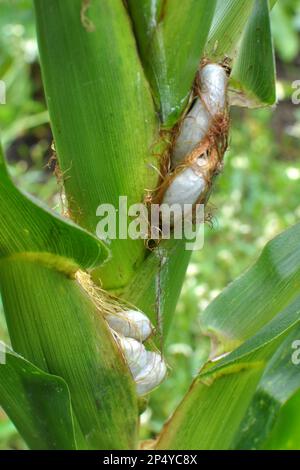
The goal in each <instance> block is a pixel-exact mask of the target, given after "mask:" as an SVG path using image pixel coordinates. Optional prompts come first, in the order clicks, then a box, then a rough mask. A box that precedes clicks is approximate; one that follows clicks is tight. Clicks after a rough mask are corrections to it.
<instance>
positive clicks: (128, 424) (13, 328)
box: [0, 256, 138, 449]
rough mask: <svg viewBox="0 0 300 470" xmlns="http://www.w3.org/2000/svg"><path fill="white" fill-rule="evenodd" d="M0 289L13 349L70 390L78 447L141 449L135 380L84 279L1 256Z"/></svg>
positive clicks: (25, 260)
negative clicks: (137, 440) (138, 434)
mask: <svg viewBox="0 0 300 470" xmlns="http://www.w3.org/2000/svg"><path fill="white" fill-rule="evenodd" d="M0 287H1V295H2V300H3V306H4V311H5V316H6V321H7V326H8V330H9V334H10V339H11V343H12V346H13V349H14V350H15V351H16V352H17V353H18V354H21V355H22V356H23V357H25V358H26V359H28V360H29V361H30V362H32V363H33V364H34V365H35V366H37V367H39V368H41V369H42V370H44V371H45V372H48V373H50V374H54V375H58V376H59V377H62V378H63V379H64V380H65V382H66V383H67V385H68V387H69V390H70V394H71V401H72V407H73V412H74V419H75V423H76V424H77V425H76V439H77V440H78V442H79V444H78V445H80V447H81V448H82V447H83V446H84V447H86V448H88V449H128V448H135V446H136V437H137V436H136V435H137V416H138V411H137V397H136V391H135V384H134V382H133V380H132V377H131V374H130V372H129V369H128V367H127V364H126V363H125V361H124V358H123V356H122V354H121V352H120V350H119V348H118V346H117V344H116V342H115V340H114V338H113V336H112V334H111V332H110V330H109V329H108V326H107V324H106V322H105V320H104V318H103V317H102V315H101V313H100V312H99V311H98V310H96V308H95V306H94V304H93V302H92V300H91V299H90V298H89V297H88V296H87V295H86V294H85V291H84V290H83V289H82V288H81V286H80V285H79V284H78V283H77V281H76V280H73V279H70V278H68V277H66V276H65V275H64V274H63V273H61V272H57V271H56V270H55V269H52V268H51V267H49V266H48V265H43V264H41V262H37V261H36V260H35V261H33V260H27V259H26V258H24V257H23V256H19V257H18V256H14V257H12V258H6V259H2V260H1V261H0ZM83 440H84V442H83Z"/></svg>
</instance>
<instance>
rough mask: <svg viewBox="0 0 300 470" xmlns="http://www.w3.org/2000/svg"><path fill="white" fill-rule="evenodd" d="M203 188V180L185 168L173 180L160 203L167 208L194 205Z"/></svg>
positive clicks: (204, 186)
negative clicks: (177, 205)
mask: <svg viewBox="0 0 300 470" xmlns="http://www.w3.org/2000/svg"><path fill="white" fill-rule="evenodd" d="M205 188H206V182H205V179H204V178H203V177H202V176H199V175H198V174H196V173H195V171H194V170H193V169H192V168H191V167H187V168H185V169H184V170H183V171H182V172H181V173H179V174H178V176H176V177H175V178H174V179H173V181H172V182H171V184H170V186H169V187H168V189H167V190H166V192H165V194H164V197H163V201H162V202H163V204H168V205H169V206H171V205H172V204H180V205H181V206H182V208H184V204H192V205H193V204H195V203H196V202H197V200H198V199H199V196H200V195H201V193H202V192H203V191H204V190H205Z"/></svg>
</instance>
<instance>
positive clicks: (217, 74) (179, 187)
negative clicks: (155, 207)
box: [154, 63, 228, 222]
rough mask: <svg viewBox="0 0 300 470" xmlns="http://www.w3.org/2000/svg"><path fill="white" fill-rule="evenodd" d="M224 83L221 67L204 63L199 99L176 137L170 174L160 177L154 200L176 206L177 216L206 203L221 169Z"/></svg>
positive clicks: (225, 128) (224, 131)
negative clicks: (186, 209)
mask: <svg viewBox="0 0 300 470" xmlns="http://www.w3.org/2000/svg"><path fill="white" fill-rule="evenodd" d="M227 83H228V76H227V72H226V70H225V69H224V67H223V66H222V65H219V64H211V63H208V64H204V65H203V66H202V67H201V69H200V72H199V79H198V82H197V84H198V87H197V94H198V96H197V97H196V98H195V102H194V104H193V106H192V109H191V111H190V112H189V113H188V114H187V115H186V116H185V117H184V118H183V122H182V123H180V124H179V130H178V132H177V134H176V135H175V141H174V144H173V148H174V149H173V151H172V153H171V155H170V165H169V168H170V171H169V172H168V173H167V174H165V175H164V176H163V179H162V183H161V185H160V188H159V191H158V194H157V195H156V198H157V200H158V202H161V203H162V204H167V205H168V206H171V207H172V206H173V207H175V206H174V205H178V208H179V212H180V214H179V215H180V216H181V215H182V213H183V211H184V210H185V204H186V205H187V204H189V205H190V206H193V205H195V204H196V203H197V202H202V203H204V202H206V198H207V194H208V192H209V190H210V186H211V184H212V179H213V177H214V176H215V175H216V174H217V173H218V172H219V171H220V169H221V166H222V161H223V157H224V152H225V150H226V142H227V133H228V124H227V121H228V118H227V113H228V111H227ZM154 201H155V197H154ZM173 222H174V220H173Z"/></svg>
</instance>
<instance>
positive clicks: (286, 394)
mask: <svg viewBox="0 0 300 470" xmlns="http://www.w3.org/2000/svg"><path fill="white" fill-rule="evenodd" d="M299 335H300V330H299V328H296V329H295V331H292V333H291V334H290V335H289V336H288V337H287V338H286V340H285V341H284V343H283V344H282V345H281V347H280V348H279V349H278V350H277V351H276V353H275V354H274V357H273V358H272V359H271V361H270V363H269V365H268V367H267V368H266V371H265V373H264V375H263V377H262V379H261V381H260V383H259V385H258V388H257V390H256V392H255V395H254V397H253V399H252V401H251V404H250V406H249V408H248V410H247V413H246V415H245V417H244V419H243V421H242V423H241V425H240V430H239V432H238V433H237V436H236V441H235V443H234V445H233V446H234V448H237V449H261V448H264V447H265V446H270V445H271V439H270V436H271V435H272V431H273V428H274V427H276V424H277V420H279V419H282V418H281V417H280V414H281V413H282V412H283V413H284V412H285V410H282V408H283V407H284V405H286V404H287V402H288V401H289V400H290V399H291V398H292V396H293V395H295V394H296V393H297V392H298V391H299V390H300V374H299V369H298V366H297V365H296V364H294V363H293V361H292V355H293V349H292V345H293V343H294V341H296V340H298V339H299ZM286 408H287V407H286ZM298 418H299V416H298ZM289 438H290V433H289V431H288V430H286V431H285V432H284V433H283V436H282V438H281V442H282V443H281V445H283V442H284V439H286V443H287V442H288V441H289ZM286 445H287V444H286Z"/></svg>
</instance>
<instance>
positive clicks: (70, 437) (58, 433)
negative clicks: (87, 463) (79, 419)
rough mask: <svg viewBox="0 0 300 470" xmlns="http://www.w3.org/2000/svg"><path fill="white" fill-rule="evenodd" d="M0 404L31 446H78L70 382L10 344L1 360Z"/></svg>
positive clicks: (71, 448)
mask: <svg viewBox="0 0 300 470" xmlns="http://www.w3.org/2000/svg"><path fill="white" fill-rule="evenodd" d="M0 405H1V406H2V408H3V409H4V411H5V412H6V413H7V414H8V416H9V417H10V419H11V420H12V421H13V422H14V424H15V426H16V427H17V429H18V431H19V432H20V434H21V435H22V437H23V439H24V440H25V441H26V442H27V444H28V445H29V447H30V448H31V449H42V450H55V449H60V450H61V449H69V450H75V448H76V444H75V436H74V429H73V418H72V410H71V401H70V394H69V390H68V387H67V384H66V383H65V381H64V380H63V379H62V378H61V377H56V376H54V375H50V374H48V373H46V372H44V371H42V370H41V369H38V368H37V367H35V366H34V365H33V364H31V363H30V362H28V361H27V360H25V359H24V358H23V357H21V356H18V355H17V354H15V353H13V352H12V351H11V350H9V349H8V348H7V349H6V352H5V363H4V364H0Z"/></svg>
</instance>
